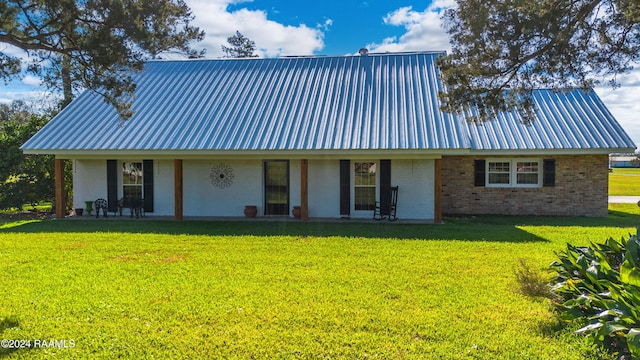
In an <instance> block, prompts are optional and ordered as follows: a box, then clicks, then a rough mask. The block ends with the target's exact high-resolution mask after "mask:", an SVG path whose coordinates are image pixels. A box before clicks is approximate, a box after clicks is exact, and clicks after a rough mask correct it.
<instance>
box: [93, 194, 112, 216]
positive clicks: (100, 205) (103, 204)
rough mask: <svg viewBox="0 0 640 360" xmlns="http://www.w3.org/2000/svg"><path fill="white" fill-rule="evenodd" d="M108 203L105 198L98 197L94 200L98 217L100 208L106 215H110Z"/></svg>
mask: <svg viewBox="0 0 640 360" xmlns="http://www.w3.org/2000/svg"><path fill="white" fill-rule="evenodd" d="M107 204H108V203H107V200H105V199H96V201H94V202H93V208H94V209H95V210H96V219H97V218H99V217H100V209H102V214H103V215H104V217H108V216H107V210H108V209H109V206H108V205H107Z"/></svg>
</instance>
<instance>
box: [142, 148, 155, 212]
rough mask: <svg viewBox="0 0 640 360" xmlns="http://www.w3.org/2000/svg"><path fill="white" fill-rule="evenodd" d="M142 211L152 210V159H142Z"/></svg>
mask: <svg viewBox="0 0 640 360" xmlns="http://www.w3.org/2000/svg"><path fill="white" fill-rule="evenodd" d="M142 179H143V180H142V181H143V184H142V186H143V188H144V194H143V195H142V196H143V197H144V212H153V160H142Z"/></svg>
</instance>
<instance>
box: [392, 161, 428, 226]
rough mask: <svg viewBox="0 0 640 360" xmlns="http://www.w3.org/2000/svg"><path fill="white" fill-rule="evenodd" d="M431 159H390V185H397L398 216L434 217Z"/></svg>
mask: <svg viewBox="0 0 640 360" xmlns="http://www.w3.org/2000/svg"><path fill="white" fill-rule="evenodd" d="M434 165H435V162H434V161H433V160H391V186H398V218H400V219H430V220H432V219H433V218H434V201H433V196H434V194H433V192H434Z"/></svg>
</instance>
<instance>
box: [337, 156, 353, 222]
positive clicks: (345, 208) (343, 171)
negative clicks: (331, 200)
mask: <svg viewBox="0 0 640 360" xmlns="http://www.w3.org/2000/svg"><path fill="white" fill-rule="evenodd" d="M350 174H351V163H350V161H349V160H340V215H341V216H349V215H351V181H350V179H351V177H350Z"/></svg>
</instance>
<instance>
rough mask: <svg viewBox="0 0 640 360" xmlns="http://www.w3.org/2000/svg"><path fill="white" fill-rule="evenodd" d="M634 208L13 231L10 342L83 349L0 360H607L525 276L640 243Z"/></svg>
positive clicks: (78, 224)
mask: <svg viewBox="0 0 640 360" xmlns="http://www.w3.org/2000/svg"><path fill="white" fill-rule="evenodd" d="M631 205H633V206H630V205H629V204H619V205H613V206H612V208H611V211H610V216H609V217H608V218H604V219H592V218H560V217H553V218H551V217H548V218H547V217H538V218H524V217H476V218H448V219H446V222H447V224H445V225H407V224H398V223H394V224H390V223H387V222H383V223H374V224H363V223H349V222H342V223H300V222H286V223H278V222H257V221H256V222H251V221H246V222H186V221H185V222H177V221H147V220H145V221H142V220H139V221H135V220H133V221H128V220H127V221H110V220H102V219H101V220H78V221H60V220H50V221H36V222H28V221H25V222H5V223H4V224H1V226H0V274H2V277H1V278H0V279H1V280H0V294H2V298H1V299H2V300H0V339H30V340H34V339H39V340H42V339H44V340H47V341H50V340H57V341H59V344H62V343H60V341H61V340H66V343H65V344H66V345H67V346H69V345H70V341H71V340H73V347H72V348H62V349H56V348H51V347H49V348H42V347H40V348H34V349H22V350H17V351H13V350H12V349H0V357H2V356H8V357H9V358H14V357H15V358H65V359H67V358H79V359H80V358H116V357H122V358H134V359H142V358H187V359H191V358H243V359H246V358H259V359H272V358H276V359H277V358H286V359H293V358H348V359H351V358H383V359H398V358H400V359H403V358H405V359H424V358H427V359H429V358H430V359H441V358H446V359H525V358H526V359H552V358H555V359H599V358H602V357H603V355H602V354H600V353H598V352H597V351H596V350H594V349H592V348H591V347H590V346H589V345H588V344H587V342H586V341H585V339H584V338H582V337H581V336H576V335H573V334H572V332H571V330H572V329H575V328H576V325H574V326H573V327H564V326H562V325H561V324H559V322H558V320H557V319H556V317H555V315H554V314H553V312H552V311H551V310H550V305H549V302H548V301H547V300H543V299H533V298H528V297H526V296H524V295H522V294H520V292H519V289H518V285H517V282H516V280H515V275H514V273H515V271H516V269H517V268H518V263H519V259H521V258H524V259H526V260H527V262H528V263H529V264H530V265H531V266H533V267H534V268H535V269H546V267H547V265H548V264H549V263H550V262H551V261H553V260H554V258H555V256H554V252H556V251H559V250H562V249H563V248H564V246H565V243H566V242H571V243H574V244H587V243H588V242H590V241H601V240H604V239H605V238H606V237H608V236H615V237H622V236H625V235H627V234H629V233H630V232H635V226H636V225H637V224H640V209H639V208H638V207H637V206H636V205H635V204H631ZM32 343H33V341H32Z"/></svg>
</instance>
